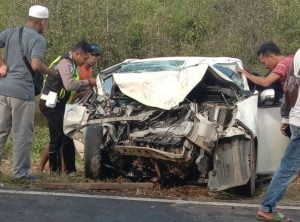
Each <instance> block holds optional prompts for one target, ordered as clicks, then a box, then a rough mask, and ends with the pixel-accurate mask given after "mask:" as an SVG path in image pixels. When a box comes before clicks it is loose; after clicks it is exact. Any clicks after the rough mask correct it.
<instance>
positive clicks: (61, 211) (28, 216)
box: [0, 192, 300, 222]
mask: <svg viewBox="0 0 300 222" xmlns="http://www.w3.org/2000/svg"><path fill="white" fill-rule="evenodd" d="M54 195H55V196H54ZM54 195H53V194H50V193H35V194H31V193H24V194H23V193H15V194H12V193H4V192H1V193H0V221H1V222H6V221H13V222H19V221H22V222H23V221H24V222H35V221H42V222H47V221H55V222H59V221H62V222H69V221H70V222H75V221H87V222H92V221H109V222H115V221H130V222H133V221H143V222H148V221H149V222H150V221H151V222H167V221H168V222H177V221H178V222H179V221H180V222H183V221H184V222H186V221H197V222H201V221H203V222H210V221H211V222H224V221H230V222H235V221H236V222H252V221H256V218H255V213H256V208H255V207H253V206H252V207H251V206H250V207H245V206H244V207H239V206H212V205H206V204H203V203H202V204H196V203H193V202H191V204H190V203H188V202H185V203H180V202H176V201H174V202H172V201H170V202H167V203H166V202H159V200H155V199H154V200H153V201H152V199H148V200H146V201H143V200H141V199H139V200H134V199H130V198H128V199H118V198H119V197H117V198H115V197H106V196H101V195H96V196H94V195H86V196H85V195H81V196H80V194H78V195H77V196H72V194H59V193H58V194H57V193H56V194H54ZM282 212H283V213H286V214H288V215H290V216H292V217H293V218H294V219H297V218H298V219H299V221H300V208H297V209H293V210H291V209H289V210H282Z"/></svg>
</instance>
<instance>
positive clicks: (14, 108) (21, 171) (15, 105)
mask: <svg viewBox="0 0 300 222" xmlns="http://www.w3.org/2000/svg"><path fill="white" fill-rule="evenodd" d="M48 17H49V12H48V9H47V8H46V7H44V6H40V5H34V6H32V7H30V9H29V14H28V19H27V22H26V24H25V27H24V28H23V34H21V36H22V38H21V47H22V48H23V51H24V55H25V56H26V58H27V60H28V62H29V64H30V65H31V67H32V69H33V70H34V72H35V73H36V75H40V74H48V75H50V76H54V75H56V71H55V70H54V69H49V68H48V67H47V66H46V65H45V64H44V63H43V60H44V58H45V53H46V40H45V38H44V37H43V36H42V35H41V34H42V33H43V31H44V29H45V27H46V25H47V23H48ZM21 33H22V32H21ZM19 34H20V28H9V29H6V30H4V31H3V32H0V48H4V57H2V56H1V55H0V160H1V154H2V153H3V149H4V146H5V143H6V140H7V137H8V135H9V133H10V131H11V132H12V138H13V177H14V178H23V179H34V177H33V176H32V175H30V147H31V144H32V138H33V126H34V111H35V108H34V107H35V105H34V103H35V102H34V101H35V90H34V83H33V77H32V73H31V71H30V70H29V67H28V66H27V65H26V64H25V61H24V60H23V58H22V56H21V47H20V44H19Z"/></svg>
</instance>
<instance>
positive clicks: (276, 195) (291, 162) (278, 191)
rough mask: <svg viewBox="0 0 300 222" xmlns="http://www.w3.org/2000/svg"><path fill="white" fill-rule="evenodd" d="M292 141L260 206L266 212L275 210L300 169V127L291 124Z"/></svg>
mask: <svg viewBox="0 0 300 222" xmlns="http://www.w3.org/2000/svg"><path fill="white" fill-rule="evenodd" d="M290 128H291V133H292V136H291V142H290V144H289V145H288V147H287V149H286V151H285V153H284V156H283V158H282V159H281V162H280V165H279V167H278V169H277V170H276V172H275V174H274V175H273V178H272V180H271V183H270V185H269V187H268V190H267V192H266V194H265V196H264V199H263V201H262V205H261V207H260V209H261V210H263V211H264V212H270V213H271V212H275V211H276V204H277V203H278V202H279V201H280V200H281V199H282V197H283V195H284V193H285V191H286V189H287V187H288V185H289V184H290V183H291V182H292V180H293V179H294V178H295V177H296V176H297V173H298V172H299V170H300V127H298V126H293V125H290Z"/></svg>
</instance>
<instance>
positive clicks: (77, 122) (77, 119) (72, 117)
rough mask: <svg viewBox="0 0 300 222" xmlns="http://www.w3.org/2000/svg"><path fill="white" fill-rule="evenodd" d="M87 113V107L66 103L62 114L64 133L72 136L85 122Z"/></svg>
mask: <svg viewBox="0 0 300 222" xmlns="http://www.w3.org/2000/svg"><path fill="white" fill-rule="evenodd" d="M88 117H89V114H88V112H87V108H86V107H84V106H80V105H78V104H67V105H66V109H65V115H64V133H65V135H67V136H69V137H72V138H74V136H75V135H74V133H75V132H76V130H77V129H81V128H82V126H84V125H86V124H87V121H88Z"/></svg>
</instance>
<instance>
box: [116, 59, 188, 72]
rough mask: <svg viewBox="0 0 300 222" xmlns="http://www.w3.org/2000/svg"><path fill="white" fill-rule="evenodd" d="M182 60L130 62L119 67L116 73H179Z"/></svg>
mask: <svg viewBox="0 0 300 222" xmlns="http://www.w3.org/2000/svg"><path fill="white" fill-rule="evenodd" d="M183 64H184V61H183V60H160V61H148V62H145V61H143V62H132V63H128V64H125V65H123V66H122V67H121V69H120V70H119V71H118V73H144V72H162V71H180V69H181V68H182V65H183Z"/></svg>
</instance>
